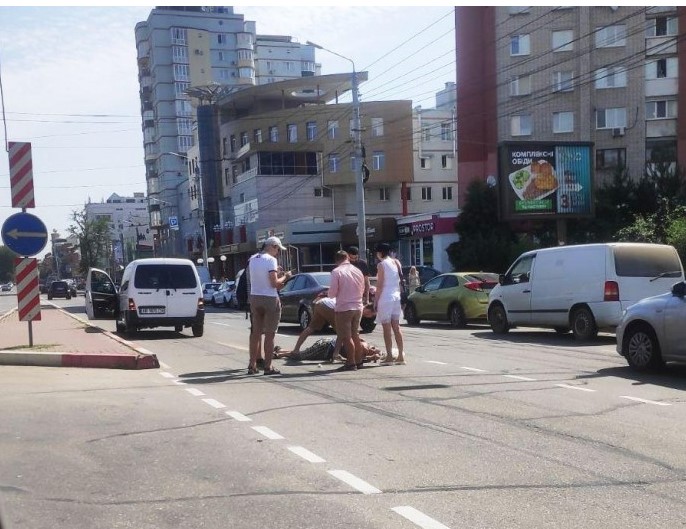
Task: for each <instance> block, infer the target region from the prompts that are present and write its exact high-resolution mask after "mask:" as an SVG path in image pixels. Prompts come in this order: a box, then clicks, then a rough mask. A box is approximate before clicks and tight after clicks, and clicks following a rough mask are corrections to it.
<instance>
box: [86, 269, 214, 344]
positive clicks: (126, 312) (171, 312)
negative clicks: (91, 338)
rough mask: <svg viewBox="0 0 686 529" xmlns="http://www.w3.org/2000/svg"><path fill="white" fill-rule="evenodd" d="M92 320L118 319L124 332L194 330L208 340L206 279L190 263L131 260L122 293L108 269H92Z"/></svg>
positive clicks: (88, 296) (88, 301)
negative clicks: (204, 292)
mask: <svg viewBox="0 0 686 529" xmlns="http://www.w3.org/2000/svg"><path fill="white" fill-rule="evenodd" d="M86 313H87V314H88V318H89V319H98V318H100V319H102V318H105V319H114V320H116V322H117V331H118V332H135V331H138V330H139V329H144V328H154V327H174V329H175V330H176V331H177V332H181V331H182V330H183V329H184V327H190V328H191V330H192V332H193V336H196V337H199V336H202V335H203V331H204V323H205V305H204V302H203V292H202V287H201V285H200V278H199V277H198V272H197V270H196V268H195V266H194V265H193V263H192V262H191V261H189V260H187V259H171V258H150V259H137V260H135V261H131V262H130V263H129V264H128V265H127V267H126V268H125V269H124V273H123V275H122V279H121V286H120V287H119V289H118V290H117V288H115V285H114V282H113V281H112V279H111V278H110V276H109V275H108V274H107V273H106V272H104V271H103V270H99V269H97V268H91V269H90V270H89V271H88V276H87V278H86Z"/></svg>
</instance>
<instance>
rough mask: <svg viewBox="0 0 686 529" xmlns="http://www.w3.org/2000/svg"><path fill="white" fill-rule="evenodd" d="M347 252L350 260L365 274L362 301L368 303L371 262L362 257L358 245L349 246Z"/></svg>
mask: <svg viewBox="0 0 686 529" xmlns="http://www.w3.org/2000/svg"><path fill="white" fill-rule="evenodd" d="M347 252H348V259H349V260H350V262H351V263H352V264H353V265H355V266H356V267H357V269H358V270H359V271H360V272H362V275H363V276H364V294H362V303H363V304H364V305H366V304H367V303H369V287H370V285H369V264H368V263H367V261H365V260H364V259H360V249H359V248H358V247H357V246H350V247H348V250H347Z"/></svg>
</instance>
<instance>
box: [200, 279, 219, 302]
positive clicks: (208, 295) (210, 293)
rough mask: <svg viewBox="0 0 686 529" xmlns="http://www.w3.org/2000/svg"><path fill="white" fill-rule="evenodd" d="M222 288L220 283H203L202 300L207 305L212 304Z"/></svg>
mask: <svg viewBox="0 0 686 529" xmlns="http://www.w3.org/2000/svg"><path fill="white" fill-rule="evenodd" d="M220 286H222V284H221V283H219V282H212V283H203V284H202V300H203V301H204V302H205V303H212V298H213V297H214V295H215V293H216V292H217V290H219V287H220Z"/></svg>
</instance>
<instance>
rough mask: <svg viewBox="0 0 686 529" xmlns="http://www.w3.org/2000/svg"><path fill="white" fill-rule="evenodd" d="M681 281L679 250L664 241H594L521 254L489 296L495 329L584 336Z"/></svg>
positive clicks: (614, 322)
mask: <svg viewBox="0 0 686 529" xmlns="http://www.w3.org/2000/svg"><path fill="white" fill-rule="evenodd" d="M683 280H684V270H683V267H682V264H681V260H680V259H679V254H678V253H677V251H676V250H675V249H674V248H673V247H672V246H668V245H664V244H647V243H621V242H615V243H598V244H580V245H574V246H558V247H554V248H544V249H540V250H533V251H530V252H526V253H524V254H522V255H521V256H520V257H519V258H518V259H517V260H516V261H515V262H514V263H513V264H512V266H511V267H510V269H509V270H508V271H507V273H506V274H504V275H502V276H500V281H499V284H498V285H496V287H495V288H494V289H493V290H491V293H490V294H489V297H488V321H489V323H490V325H491V329H492V330H493V332H495V333H496V334H503V333H506V332H507V331H508V330H509V329H510V328H512V327H548V328H553V329H555V330H556V331H557V332H558V333H567V332H569V331H570V330H571V331H572V332H573V333H574V337H575V338H577V339H579V340H589V339H592V338H594V337H595V336H596V334H597V333H598V331H599V330H606V331H609V332H614V330H615V328H616V327H617V325H618V324H619V322H620V320H621V317H622V312H623V311H624V310H625V309H626V308H627V307H629V306H630V305H633V304H634V303H636V302H637V301H639V300H640V299H643V298H646V297H649V296H655V295H657V294H662V293H664V292H668V291H669V290H670V288H671V287H672V285H673V284H674V283H675V282H677V281H683Z"/></svg>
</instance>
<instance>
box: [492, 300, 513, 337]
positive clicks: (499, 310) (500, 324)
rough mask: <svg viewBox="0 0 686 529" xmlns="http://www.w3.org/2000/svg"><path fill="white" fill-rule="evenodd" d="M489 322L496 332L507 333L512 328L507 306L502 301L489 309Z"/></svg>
mask: <svg viewBox="0 0 686 529" xmlns="http://www.w3.org/2000/svg"><path fill="white" fill-rule="evenodd" d="M488 323H490V324H491V330H492V331H493V332H494V333H496V334H506V333H507V332H508V331H509V330H510V324H509V323H508V321H507V313H506V312H505V307H503V306H502V305H501V304H500V303H495V304H493V305H491V308H489V309H488Z"/></svg>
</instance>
